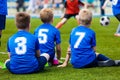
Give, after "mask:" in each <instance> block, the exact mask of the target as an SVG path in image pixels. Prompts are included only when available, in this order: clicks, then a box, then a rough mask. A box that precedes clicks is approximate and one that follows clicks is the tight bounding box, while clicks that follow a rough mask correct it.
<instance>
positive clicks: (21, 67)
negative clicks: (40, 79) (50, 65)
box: [5, 12, 49, 74]
mask: <svg viewBox="0 0 120 80" xmlns="http://www.w3.org/2000/svg"><path fill="white" fill-rule="evenodd" d="M15 20H16V21H15V23H16V26H17V28H18V32H17V33H16V34H14V35H13V36H11V37H10V38H9V40H8V44H7V50H8V53H9V54H8V56H9V58H10V59H8V60H6V62H5V65H6V67H7V69H8V70H9V71H10V72H11V73H14V74H27V73H34V72H39V71H42V70H44V66H45V64H46V63H47V60H48V59H49V55H48V54H46V53H44V54H42V55H41V56H40V50H39V42H38V39H37V38H36V37H35V36H34V35H33V34H31V33H29V29H30V15H28V14H27V13H25V12H19V13H17V14H16V18H15Z"/></svg>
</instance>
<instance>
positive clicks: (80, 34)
mask: <svg viewBox="0 0 120 80" xmlns="http://www.w3.org/2000/svg"><path fill="white" fill-rule="evenodd" d="M75 35H76V36H78V39H77V41H76V42H75V45H74V48H78V46H79V45H80V43H81V41H82V39H83V38H84V37H85V33H84V32H76V33H75Z"/></svg>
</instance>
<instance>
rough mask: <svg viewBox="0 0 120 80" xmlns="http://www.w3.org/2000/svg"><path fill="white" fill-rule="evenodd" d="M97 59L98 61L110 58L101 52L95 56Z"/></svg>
mask: <svg viewBox="0 0 120 80" xmlns="http://www.w3.org/2000/svg"><path fill="white" fill-rule="evenodd" d="M97 60H98V61H106V60H110V58H108V57H106V56H104V55H103V54H99V55H98V56H97Z"/></svg>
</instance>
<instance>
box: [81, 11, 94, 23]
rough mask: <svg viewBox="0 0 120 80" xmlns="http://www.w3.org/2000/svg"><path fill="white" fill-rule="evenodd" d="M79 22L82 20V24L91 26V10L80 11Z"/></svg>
mask: <svg viewBox="0 0 120 80" xmlns="http://www.w3.org/2000/svg"><path fill="white" fill-rule="evenodd" d="M79 20H80V24H82V25H89V24H90V23H91V21H92V12H91V11H90V10H89V9H82V10H80V12H79Z"/></svg>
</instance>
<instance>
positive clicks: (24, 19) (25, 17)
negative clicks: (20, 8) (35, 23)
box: [15, 12, 30, 29]
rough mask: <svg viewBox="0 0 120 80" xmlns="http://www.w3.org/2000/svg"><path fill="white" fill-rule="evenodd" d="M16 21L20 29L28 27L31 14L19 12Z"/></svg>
mask: <svg viewBox="0 0 120 80" xmlns="http://www.w3.org/2000/svg"><path fill="white" fill-rule="evenodd" d="M15 23H16V26H17V28H18V29H26V28H27V27H28V26H29V24H30V15H29V14H27V13H25V12H18V13H17V14H16V18H15Z"/></svg>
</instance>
